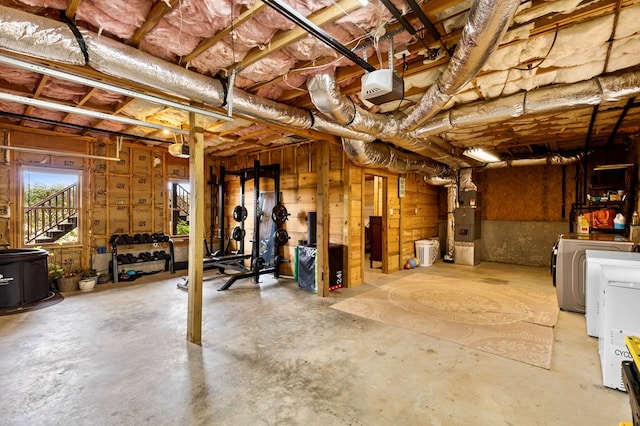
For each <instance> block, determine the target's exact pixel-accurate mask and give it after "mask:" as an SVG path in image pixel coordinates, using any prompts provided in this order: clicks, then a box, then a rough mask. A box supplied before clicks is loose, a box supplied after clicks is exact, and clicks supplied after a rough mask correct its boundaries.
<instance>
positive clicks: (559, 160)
mask: <svg viewBox="0 0 640 426" xmlns="http://www.w3.org/2000/svg"><path fill="white" fill-rule="evenodd" d="M591 152H592V151H591ZM591 152H587V153H584V152H582V153H579V154H576V155H572V156H563V155H559V154H551V155H546V156H544V157H539V158H519V159H513V160H505V161H498V162H495V163H487V164H485V165H484V166H483V167H482V168H484V169H501V168H504V167H531V166H564V165H566V164H572V163H576V162H578V161H580V160H582V159H583V158H584V157H586V156H587V155H589V154H591Z"/></svg>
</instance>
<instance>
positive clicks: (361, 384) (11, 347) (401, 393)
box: [0, 262, 631, 426]
mask: <svg viewBox="0 0 640 426" xmlns="http://www.w3.org/2000/svg"><path fill="white" fill-rule="evenodd" d="M426 269H427V268H420V271H419V272H427V271H426ZM182 272H186V271H182ZM415 272H416V271H414V270H409V271H400V272H397V273H395V274H392V275H382V274H380V273H379V272H377V271H375V270H373V271H369V272H368V274H367V282H368V284H365V285H362V286H359V287H356V288H353V289H341V290H336V291H334V292H332V294H331V296H330V297H328V298H320V297H317V296H316V295H314V294H311V293H308V292H305V291H302V290H299V289H298V288H297V283H296V282H295V281H293V280H290V279H281V280H280V282H279V283H278V282H276V281H275V280H274V279H273V278H272V277H270V276H265V277H263V283H261V284H260V286H259V287H258V286H256V285H254V284H252V283H251V282H250V280H242V281H238V282H237V283H236V284H234V285H233V287H231V289H230V290H228V291H226V292H217V291H215V289H216V288H217V287H218V286H219V285H220V284H221V282H222V279H221V277H220V276H217V275H216V274H215V273H214V272H213V271H211V272H207V273H206V274H205V278H206V281H205V285H204V308H203V310H204V313H203V316H204V323H203V338H202V341H203V343H202V345H201V346H198V345H194V344H190V343H187V342H186V340H185V334H186V317H187V309H186V301H187V294H186V293H185V292H183V291H180V290H177V289H176V282H177V281H178V279H177V276H176V275H170V274H168V273H162V274H158V275H152V276H147V277H143V278H141V279H140V280H138V281H136V282H134V283H128V284H122V283H121V284H118V285H114V284H104V285H99V286H98V287H97V289H96V290H94V291H92V292H77V293H67V294H66V295H65V300H64V301H62V302H61V303H59V304H57V305H54V306H50V307H47V308H44V309H40V310H36V311H31V312H27V313H22V314H19V315H12V316H4V317H0V354H1V355H0V357H1V358H0V359H1V361H2V362H1V363H0V390H1V397H0V424H2V425H25V424H29V425H492V426H495V425H617V424H618V422H619V421H621V420H630V419H631V410H630V404H629V399H628V395H627V394H626V393H623V392H619V391H616V390H612V389H608V388H605V387H603V386H602V385H601V383H602V381H601V376H600V368H599V359H598V354H597V340H596V339H594V338H590V337H588V336H587V335H586V332H585V321H584V316H583V315H580V314H575V313H569V312H560V315H559V319H558V323H557V326H556V330H555V345H554V349H553V360H552V368H551V370H545V369H541V368H538V367H533V366H530V365H527V364H522V363H520V362H517V361H511V360H508V359H505V358H501V357H498V356H495V355H491V354H488V353H485V352H480V351H476V350H472V349H469V348H467V347H464V346H460V345H457V344H454V343H449V342H446V341H442V340H438V339H435V338H431V337H429V336H424V335H421V334H417V333H414V332H411V331H408V330H404V329H400V328H396V327H393V326H388V325H384V324H381V323H379V322H375V321H371V320H366V319H363V318H359V317H355V316H351V315H349V314H346V313H343V312H340V311H337V310H334V309H330V308H329V306H331V305H332V304H333V303H335V302H337V301H338V300H339V299H342V298H345V297H351V296H353V295H355V294H360V293H362V292H364V291H367V290H370V289H372V288H374V287H375V286H379V285H382V284H384V283H387V282H391V281H393V280H395V279H398V278H402V277H405V276H407V275H408V274H412V273H415ZM428 273H431V274H435V275H441V276H455V277H459V278H464V277H465V276H472V275H475V276H476V277H477V274H482V276H483V277H486V278H492V279H496V280H506V281H508V284H509V285H513V286H522V287H527V288H534V289H537V290H541V291H546V292H554V289H553V286H552V285H551V279H550V277H549V272H548V268H537V267H519V266H513V265H504V264H497V263H483V264H480V265H478V266H476V267H469V266H461V265H452V264H445V263H442V262H439V263H436V264H434V265H433V266H430V267H429V269H428Z"/></svg>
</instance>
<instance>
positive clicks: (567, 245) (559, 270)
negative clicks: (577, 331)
mask: <svg viewBox="0 0 640 426" xmlns="http://www.w3.org/2000/svg"><path fill="white" fill-rule="evenodd" d="M585 250H608V251H622V252H630V251H632V250H633V242H632V241H631V240H629V239H628V238H625V237H623V236H621V235H613V234H562V235H560V238H559V239H558V253H557V259H556V270H555V282H556V296H557V297H558V307H559V308H560V309H562V310H563V311H571V312H579V313H585V311H586V306H585V304H586V297H585V272H586V257H585Z"/></svg>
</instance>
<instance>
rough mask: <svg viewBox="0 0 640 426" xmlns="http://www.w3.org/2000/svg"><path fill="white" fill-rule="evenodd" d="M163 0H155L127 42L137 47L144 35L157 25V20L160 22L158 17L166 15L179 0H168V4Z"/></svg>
mask: <svg viewBox="0 0 640 426" xmlns="http://www.w3.org/2000/svg"><path fill="white" fill-rule="evenodd" d="M165 1H166V0H165ZM165 1H157V2H155V3H154V4H153V7H152V8H151V10H150V11H149V14H148V15H147V19H146V20H145V21H144V22H143V23H142V25H140V27H139V28H138V29H137V30H136V32H135V34H134V35H133V37H131V40H129V44H130V45H131V46H136V47H138V45H139V44H140V41H142V39H143V38H144V36H146V35H147V34H148V33H149V31H151V30H152V29H154V28H155V26H156V25H158V22H160V19H162V18H163V17H164V15H166V14H167V13H168V12H169V11H170V10H171V9H172V8H173V7H174V6H175V5H176V4H178V3H179V1H180V0H168V1H169V5H170V6H169V5H167V4H166V3H165Z"/></svg>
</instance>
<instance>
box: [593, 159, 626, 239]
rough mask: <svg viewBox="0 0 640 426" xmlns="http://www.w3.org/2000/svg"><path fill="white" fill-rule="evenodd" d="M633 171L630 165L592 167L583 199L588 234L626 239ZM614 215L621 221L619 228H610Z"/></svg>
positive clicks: (612, 224) (612, 225)
mask: <svg viewBox="0 0 640 426" xmlns="http://www.w3.org/2000/svg"><path fill="white" fill-rule="evenodd" d="M634 168H635V167H634V165H633V164H612V165H606V166H597V167H594V169H593V173H592V174H591V180H590V184H589V193H588V197H587V198H588V202H587V205H588V213H589V215H588V217H589V232H590V233H596V232H600V233H615V234H627V235H628V232H629V224H630V223H631V215H632V199H631V197H632V195H633V190H632V189H633V171H634ZM596 212H601V213H599V214H598V213H596ZM618 213H621V214H622V215H623V216H624V218H625V226H624V227H622V228H615V227H614V223H613V220H614V218H615V216H616V215H617V214H618ZM605 219H606V220H605Z"/></svg>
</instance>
